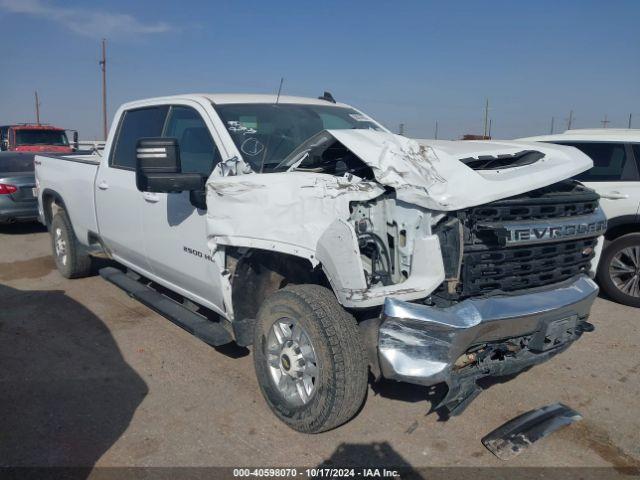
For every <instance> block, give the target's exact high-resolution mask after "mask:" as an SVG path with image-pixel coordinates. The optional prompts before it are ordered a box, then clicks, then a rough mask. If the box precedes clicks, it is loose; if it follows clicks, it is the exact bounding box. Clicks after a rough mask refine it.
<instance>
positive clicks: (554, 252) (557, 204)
mask: <svg viewBox="0 0 640 480" xmlns="http://www.w3.org/2000/svg"><path fill="white" fill-rule="evenodd" d="M597 207H598V195H597V194H596V193H595V192H593V191H592V190H590V189H587V188H586V187H584V186H582V185H581V184H579V183H577V182H574V181H565V182H560V183H557V184H555V185H551V186H549V187H546V188H544V189H540V190H537V191H534V192H530V193H528V194H525V195H519V196H517V197H512V198H509V199H506V200H500V201H498V202H493V203H490V204H486V205H482V206H478V207H472V208H469V209H467V210H465V211H463V212H459V214H458V218H459V219H460V221H461V222H462V225H463V231H464V244H463V256H462V268H461V272H460V273H461V275H460V283H459V284H458V291H457V296H458V298H466V297H471V296H477V295H484V294H490V293H494V292H513V291H517V290H523V289H529V288H536V287H542V286H545V285H551V284H554V283H558V282H562V281H563V280H567V279H569V278H571V277H574V276H575V275H578V274H580V273H588V271H589V269H590V262H591V260H592V259H593V257H594V255H595V253H594V248H595V246H596V243H597V238H586V239H569V240H559V241H549V242H548V243H537V244H534V245H516V246H509V247H506V246H504V244H503V243H501V242H500V238H498V237H497V236H496V235H494V234H492V232H489V233H488V232H487V231H486V230H485V229H483V228H482V224H483V223H484V224H486V223H487V222H494V223H498V224H500V223H501V222H508V221H514V220H515V221H524V222H526V221H532V222H534V223H535V221H536V220H545V219H546V220H549V219H553V218H565V219H566V218H567V217H573V216H582V215H589V214H592V213H593V212H594V211H595V210H596V209H597Z"/></svg>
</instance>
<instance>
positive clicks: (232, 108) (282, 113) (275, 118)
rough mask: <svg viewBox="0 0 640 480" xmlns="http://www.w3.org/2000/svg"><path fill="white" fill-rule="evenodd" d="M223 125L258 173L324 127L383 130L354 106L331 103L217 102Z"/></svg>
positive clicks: (326, 128) (268, 167) (269, 169)
mask: <svg viewBox="0 0 640 480" xmlns="http://www.w3.org/2000/svg"><path fill="white" fill-rule="evenodd" d="M215 109H216V111H217V112H218V114H219V115H220V118H222V121H223V123H224V126H225V127H226V128H227V130H228V131H229V134H230V135H231V138H232V139H233V141H234V143H235V144H236V146H237V147H238V150H240V152H241V153H242V157H243V159H244V160H245V162H247V163H249V164H250V165H251V167H252V168H253V170H254V171H256V172H260V171H263V172H273V171H276V167H277V166H278V165H279V164H280V163H281V162H282V161H283V160H284V159H285V158H286V157H287V156H288V155H289V154H290V153H291V152H293V151H294V150H295V149H296V148H298V147H299V146H300V145H301V144H302V143H304V142H305V141H306V140H307V139H309V138H310V137H312V136H314V135H315V134H317V133H319V132H321V131H323V130H329V129H333V130H344V129H354V128H357V129H373V130H382V129H381V128H380V126H378V125H377V124H376V123H374V122H373V121H372V120H370V119H369V117H367V116H366V115H363V114H362V113H359V112H358V111H356V110H354V109H352V108H345V107H337V106H329V105H300V104H283V103H280V104H266V103H257V104H253V103H241V104H240V103H239V104H226V105H215Z"/></svg>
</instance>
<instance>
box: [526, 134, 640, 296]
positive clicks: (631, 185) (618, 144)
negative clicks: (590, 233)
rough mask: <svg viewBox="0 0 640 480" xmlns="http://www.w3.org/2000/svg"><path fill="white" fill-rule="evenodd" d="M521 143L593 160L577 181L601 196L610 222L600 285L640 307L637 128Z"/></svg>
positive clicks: (639, 147) (639, 138) (639, 149)
mask: <svg viewBox="0 0 640 480" xmlns="http://www.w3.org/2000/svg"><path fill="white" fill-rule="evenodd" d="M521 140H525V141H540V142H548V143H554V144H558V145H570V146H572V147H575V148H577V149H579V150H580V151H582V152H584V153H585V154H587V155H588V156H589V157H590V158H591V159H592V160H593V164H594V166H593V168H592V169H591V170H587V171H586V172H583V173H581V174H579V175H577V176H576V177H575V178H576V179H577V180H579V181H581V182H583V183H584V184H585V185H587V186H588V187H590V188H593V189H594V190H595V191H596V192H597V193H598V194H599V195H600V198H601V202H600V203H601V206H602V209H603V211H604V212H605V214H606V216H607V218H608V229H607V232H606V234H605V238H606V242H605V246H604V251H603V253H602V256H601V259H600V263H599V266H598V277H597V278H598V283H599V284H600V287H601V288H602V290H604V292H605V293H606V294H607V295H608V296H609V297H610V298H612V299H613V300H616V301H617V302H620V303H623V304H625V305H629V306H633V307H640V130H637V129H623V128H591V129H574V130H567V131H565V132H564V133H561V134H556V135H543V136H538V137H530V138H526V139H521Z"/></svg>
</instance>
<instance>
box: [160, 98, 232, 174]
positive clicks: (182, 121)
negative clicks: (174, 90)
mask: <svg viewBox="0 0 640 480" xmlns="http://www.w3.org/2000/svg"><path fill="white" fill-rule="evenodd" d="M163 136H164V137H172V138H176V139H177V140H178V145H179V146H180V161H181V164H182V172H183V173H199V174H201V175H204V176H206V177H208V176H209V175H210V174H211V172H212V171H213V167H214V166H215V165H216V164H217V163H218V162H219V161H220V155H219V153H218V149H217V148H216V146H215V144H214V143H213V139H212V138H211V134H210V133H209V129H208V128H207V126H206V124H205V123H204V120H202V117H201V116H200V114H199V113H198V112H196V111H195V110H194V109H193V108H189V107H181V106H175V107H171V111H170V112H169V117H168V119H167V125H166V127H165V131H164V135H163Z"/></svg>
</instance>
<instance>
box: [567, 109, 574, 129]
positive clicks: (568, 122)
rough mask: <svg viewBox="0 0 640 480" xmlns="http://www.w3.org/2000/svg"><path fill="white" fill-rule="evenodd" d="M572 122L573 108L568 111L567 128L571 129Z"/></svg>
mask: <svg viewBox="0 0 640 480" xmlns="http://www.w3.org/2000/svg"><path fill="white" fill-rule="evenodd" d="M572 123H573V110H571V111H570V112H569V120H567V130H571V124H572Z"/></svg>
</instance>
